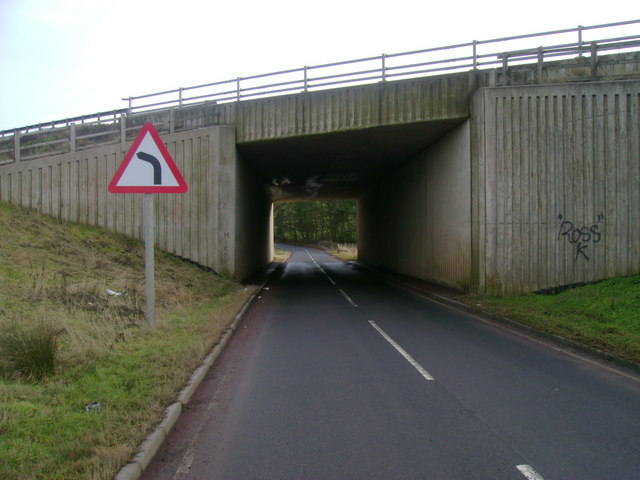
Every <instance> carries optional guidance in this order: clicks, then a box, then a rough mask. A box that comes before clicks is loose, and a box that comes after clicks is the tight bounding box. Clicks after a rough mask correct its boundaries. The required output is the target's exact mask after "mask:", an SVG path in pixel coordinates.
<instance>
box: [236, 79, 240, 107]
mask: <svg viewBox="0 0 640 480" xmlns="http://www.w3.org/2000/svg"><path fill="white" fill-rule="evenodd" d="M236 100H237V101H238V102H239V101H240V77H237V78H236Z"/></svg>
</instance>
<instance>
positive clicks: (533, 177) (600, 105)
mask: <svg viewBox="0 0 640 480" xmlns="http://www.w3.org/2000/svg"><path fill="white" fill-rule="evenodd" d="M639 103H640V82H637V81H633V82H615V83H607V82H602V83H590V84H582V85H581V84H565V85H554V86H531V87H518V88H509V87H506V88H490V89H483V90H480V91H478V92H477V93H476V94H475V96H474V98H473V102H472V118H473V128H472V138H473V153H472V171H473V183H472V185H473V188H472V191H473V199H472V200H473V201H472V205H473V212H472V217H473V256H474V260H475V261H474V275H475V277H476V278H477V285H476V288H478V289H479V290H480V291H486V292H492V293H519V292H527V291H536V290H540V289H545V288H550V287H555V286H559V285H567V284H573V283H580V282H591V281H595V280H599V279H603V278H607V277H611V276H616V275H627V274H632V273H638V272H640V208H639V206H640V151H639V147H638V144H639V140H640V128H639V119H640V110H639V108H638V105H639Z"/></svg>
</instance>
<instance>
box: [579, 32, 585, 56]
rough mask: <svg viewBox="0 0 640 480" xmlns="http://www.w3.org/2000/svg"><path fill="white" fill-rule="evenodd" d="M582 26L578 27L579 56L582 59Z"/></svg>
mask: <svg viewBox="0 0 640 480" xmlns="http://www.w3.org/2000/svg"><path fill="white" fill-rule="evenodd" d="M583 28H584V27H583V26H582V25H578V56H579V57H582V29H583Z"/></svg>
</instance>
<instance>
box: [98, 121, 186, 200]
mask: <svg viewBox="0 0 640 480" xmlns="http://www.w3.org/2000/svg"><path fill="white" fill-rule="evenodd" d="M188 189H189V187H188V186H187V182H185V180H184V178H183V177H182V174H181V173H180V171H179V170H178V167H177V166H176V164H175V162H174V161H173V159H172V158H171V155H170V154H169V151H168V150H167V148H166V147H165V146H164V142H163V141H162V139H161V138H160V135H158V132H157V131H156V129H155V127H154V126H153V124H151V123H149V122H147V123H145V124H144V125H143V126H142V129H141V130H140V133H138V136H137V137H136V139H135V140H134V142H133V145H131V148H130V149H129V151H128V152H127V154H126V155H125V157H124V160H123V161H122V163H121V164H120V166H119V167H118V169H117V170H116V173H115V175H114V176H113V179H112V180H111V183H109V191H110V192H111V193H184V192H186V191H187V190H188Z"/></svg>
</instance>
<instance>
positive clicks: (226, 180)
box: [0, 126, 270, 279]
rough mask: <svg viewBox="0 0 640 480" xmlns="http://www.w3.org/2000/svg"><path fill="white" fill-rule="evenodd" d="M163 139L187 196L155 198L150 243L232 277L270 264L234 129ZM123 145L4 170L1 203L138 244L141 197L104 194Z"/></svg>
mask: <svg viewBox="0 0 640 480" xmlns="http://www.w3.org/2000/svg"><path fill="white" fill-rule="evenodd" d="M163 140H164V141H165V143H166V145H167V149H168V150H169V153H170V154H171V156H172V157H173V159H174V160H175V162H176V164H177V165H178V168H179V169H180V171H181V172H182V174H183V176H184V178H185V180H186V181H187V184H188V185H189V191H188V193H185V194H156V199H155V222H156V245H157V246H158V247H159V248H162V249H163V250H165V251H167V252H170V253H173V254H175V255H178V256H181V257H184V258H187V259H190V260H193V261H195V262H197V263H200V264H201V265H205V266H208V267H210V268H212V269H214V270H216V271H217V272H220V273H221V274H224V275H227V276H230V277H233V278H236V279H243V278H245V277H246V276H248V275H249V274H251V273H252V271H254V270H255V269H257V268H259V267H260V266H261V265H263V264H264V263H266V262H268V261H269V257H268V245H267V243H268V240H267V236H268V232H269V221H268V219H269V211H270V210H269V209H270V202H269V201H268V200H267V197H266V194H265V193H264V192H263V191H262V189H261V188H260V187H259V186H256V185H255V184H253V183H252V182H251V181H250V176H249V175H248V174H247V172H246V171H245V169H244V167H243V165H242V162H241V160H240V159H238V157H237V155H236V144H235V129H234V128H233V127H220V126H216V127H209V128H204V129H199V130H191V131H187V132H182V133H176V134H163ZM129 145H130V144H126V145H125V146H124V147H125V150H123V149H122V147H121V145H120V144H118V145H112V146H106V147H99V148H94V149H91V150H87V151H83V152H76V153H72V154H65V155H58V156H55V157H52V158H44V159H40V160H31V161H27V162H19V163H14V164H10V165H5V166H3V167H1V168H0V200H3V201H8V202H12V203H16V204H21V205H23V206H26V207H29V208H33V209H35V210H38V211H40V212H42V213H45V214H49V215H53V216H55V217H57V218H60V219H62V220H66V221H72V222H78V223H82V224H87V225H95V226H99V227H103V228H106V229H108V230H112V231H116V232H120V233H123V234H126V235H129V236H132V237H135V238H142V225H143V218H142V195H141V194H111V193H108V192H107V185H108V183H109V181H110V180H111V178H113V175H114V173H115V170H116V168H117V166H118V165H119V164H120V163H121V162H122V160H123V158H124V154H125V153H126V149H128V148H129ZM256 219H258V220H256ZM265 245H267V246H265Z"/></svg>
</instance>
